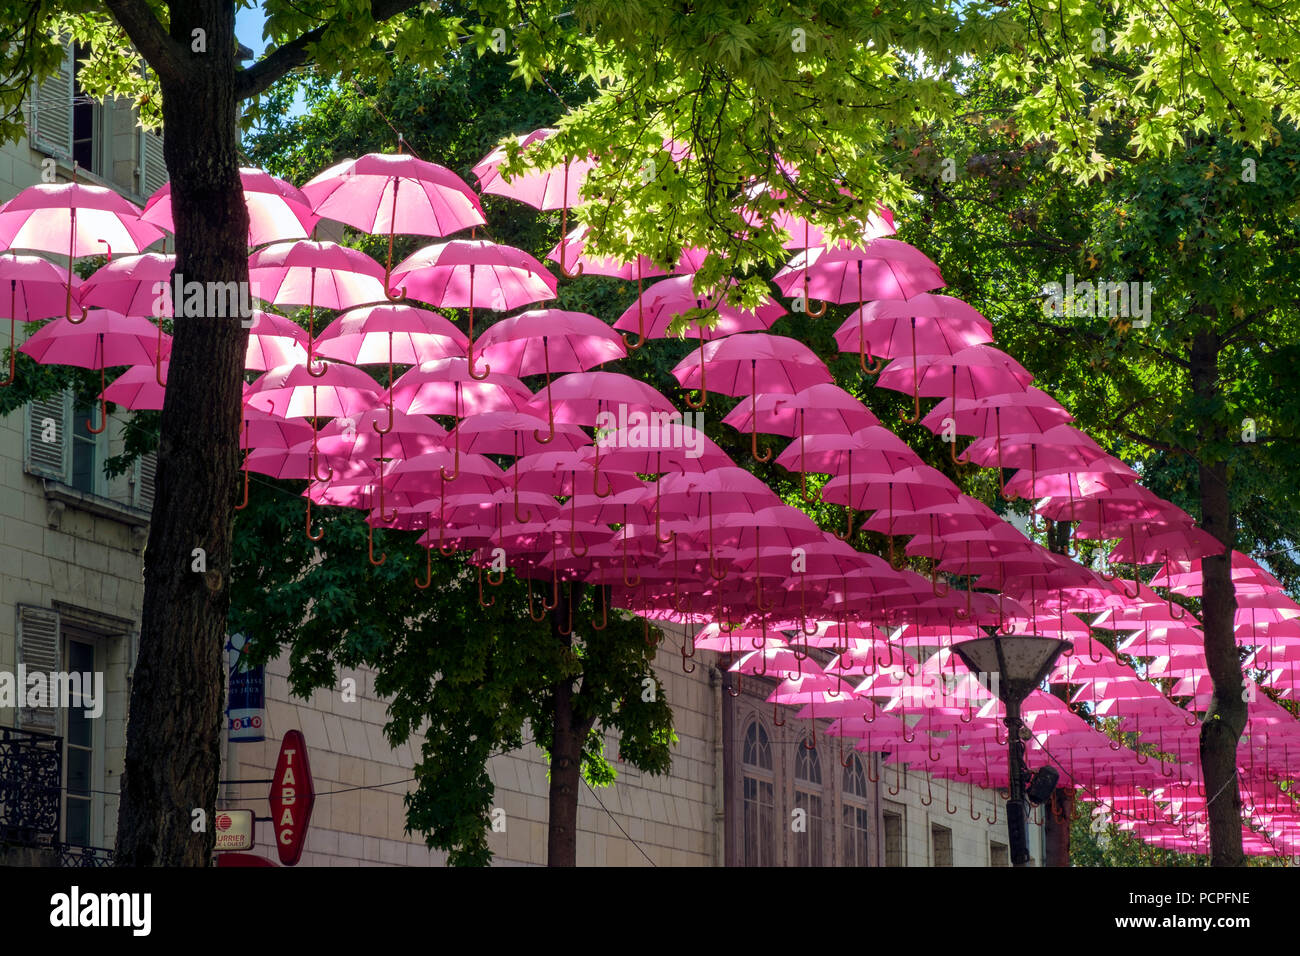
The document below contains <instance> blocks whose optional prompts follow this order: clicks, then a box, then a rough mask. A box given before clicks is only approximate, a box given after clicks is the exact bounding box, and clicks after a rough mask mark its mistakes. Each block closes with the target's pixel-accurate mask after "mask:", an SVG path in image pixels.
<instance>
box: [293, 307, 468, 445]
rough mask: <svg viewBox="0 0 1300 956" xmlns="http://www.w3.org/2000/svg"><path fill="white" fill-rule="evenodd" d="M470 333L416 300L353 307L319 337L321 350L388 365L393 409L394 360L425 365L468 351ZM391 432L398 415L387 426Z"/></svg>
mask: <svg viewBox="0 0 1300 956" xmlns="http://www.w3.org/2000/svg"><path fill="white" fill-rule="evenodd" d="M467 345H468V340H467V339H466V338H465V334H464V333H463V332H461V330H460V329H458V328H456V326H454V325H452V324H451V322H450V321H449V320H447V319H445V318H443V317H442V316H441V315H438V313H436V312H430V311H428V310H427V309H419V308H416V307H415V306H413V305H406V304H400V305H396V304H390V305H371V306H364V307H362V308H357V309H351V310H349V311H347V312H345V313H344V314H343V315H340V316H339V317H338V318H337V319H335V320H334V321H333V322H331V323H330V324H329V325H327V326H326V327H325V330H324V331H323V332H321V334H320V335H319V336H317V338H316V352H317V354H320V355H325V356H328V357H330V358H336V359H339V360H341V361H344V362H351V363H352V364H353V365H382V364H384V363H385V362H387V364H388V388H389V390H390V392H389V399H388V409H389V411H390V412H391V411H392V408H393V401H392V394H391V390H392V387H393V363H394V362H397V363H399V364H402V365H419V364H420V363H422V362H429V361H433V360H434V359H441V358H451V357H453V356H460V355H462V354H464V352H465V349H466V347H467ZM370 424H371V427H373V428H374V429H375V430H376V431H379V432H381V433H384V432H387V431H388V429H389V428H390V427H391V426H392V416H391V415H390V416H389V422H388V424H387V425H385V426H384V427H383V428H382V429H381V428H380V425H379V422H378V421H373V422H371V423H370Z"/></svg>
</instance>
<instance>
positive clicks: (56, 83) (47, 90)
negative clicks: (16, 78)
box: [28, 44, 74, 160]
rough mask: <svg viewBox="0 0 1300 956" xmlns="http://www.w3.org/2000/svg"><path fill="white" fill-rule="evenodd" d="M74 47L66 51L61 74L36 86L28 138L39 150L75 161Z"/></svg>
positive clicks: (70, 46) (66, 48) (65, 49)
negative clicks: (73, 139) (73, 153)
mask: <svg viewBox="0 0 1300 956" xmlns="http://www.w3.org/2000/svg"><path fill="white" fill-rule="evenodd" d="M73 68H74V63H73V54H72V44H68V46H67V47H65V48H64V51H63V62H62V63H61V64H60V65H59V72H57V73H55V74H53V75H52V76H49V77H47V78H46V79H45V80H44V81H43V82H42V83H40V84H38V85H37V87H36V95H35V96H33V97H32V98H31V123H30V124H29V125H28V139H29V140H30V141H31V144H32V146H33V147H35V148H36V149H38V150H40V151H42V152H45V153H51V154H53V155H55V156H58V157H61V158H62V159H66V160H71V159H72V72H73Z"/></svg>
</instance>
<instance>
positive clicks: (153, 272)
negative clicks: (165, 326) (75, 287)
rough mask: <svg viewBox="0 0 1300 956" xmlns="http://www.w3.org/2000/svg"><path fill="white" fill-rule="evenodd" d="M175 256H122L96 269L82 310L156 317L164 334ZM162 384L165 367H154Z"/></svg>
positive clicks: (86, 284) (87, 284)
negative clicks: (163, 326) (163, 324)
mask: <svg viewBox="0 0 1300 956" xmlns="http://www.w3.org/2000/svg"><path fill="white" fill-rule="evenodd" d="M175 267H176V257H175V256H169V255H163V254H161V253H157V252H142V253H139V254H137V255H128V256H119V257H118V258H116V259H113V260H110V261H109V262H107V263H106V264H104V265H102V266H100V267H99V268H98V269H96V270H95V271H94V272H93V273H92V274H91V275H90V276H89V277H88V278H87V279H86V280H85V281H84V282H82V283H81V291H80V296H79V301H80V303H81V307H82V308H83V309H86V308H90V307H95V308H100V309H109V310H111V311H113V312H119V313H121V314H122V315H139V316H145V317H148V316H153V317H154V318H155V319H156V320H157V321H158V334H159V336H161V335H162V320H163V318H164V317H168V318H170V317H171V315H172V314H173V311H172V310H173V303H172V270H173V269H174V268H175ZM154 376H155V379H156V381H157V384H159V385H165V384H166V382H165V380H164V379H163V377H162V368H161V366H159V365H155V366H154Z"/></svg>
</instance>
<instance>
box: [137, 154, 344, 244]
mask: <svg viewBox="0 0 1300 956" xmlns="http://www.w3.org/2000/svg"><path fill="white" fill-rule="evenodd" d="M239 181H240V183H241V185H242V187H243V192H244V205H245V206H246V207H247V208H248V245H249V246H260V245H264V244H266V243H268V242H286V241H289V240H293V239H306V238H308V237H309V236H310V235H311V231H312V229H313V228H314V227H315V225H316V222H317V220H318V219H319V218H320V217H319V216H316V215H315V214H313V213H312V211H311V206H310V205H309V204H308V202H307V198H306V197H305V196H304V195H303V194H302V193H301V192H300V191H299V190H298V188H297V187H296V186H294V185H292V184H291V183H287V182H285V181H284V180H283V179H278V178H276V177H275V176H272V175H271V174H270V173H268V172H264V171H263V170H260V169H254V168H252V167H249V166H241V167H240V169H239ZM140 218H141V219H143V220H144V221H145V222H148V223H152V224H153V225H155V226H157V227H158V228H159V229H166V230H167V231H168V232H175V231H176V226H175V224H174V223H173V221H172V184H171V183H165V184H163V186H162V187H161V188H159V189H158V191H157V192H155V193H154V194H153V195H152V196H150V197H149V201H148V202H146V203H145V204H144V212H142V213H141V214H140Z"/></svg>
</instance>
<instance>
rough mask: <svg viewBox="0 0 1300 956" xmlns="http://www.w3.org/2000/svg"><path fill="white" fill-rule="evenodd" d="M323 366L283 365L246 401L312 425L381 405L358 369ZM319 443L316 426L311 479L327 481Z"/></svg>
mask: <svg viewBox="0 0 1300 956" xmlns="http://www.w3.org/2000/svg"><path fill="white" fill-rule="evenodd" d="M272 248H274V247H272ZM322 366H323V367H322V369H321V372H320V374H316V373H315V372H313V371H312V369H311V367H310V366H308V365H282V366H280V367H279V368H274V369H271V371H269V372H266V373H265V374H263V375H262V376H261V377H260V378H258V379H257V381H255V382H254V383H253V384H252V385H251V386H250V387H249V389H248V391H247V393H246V394H245V397H244V401H245V403H246V404H248V405H250V406H251V407H253V408H256V409H260V410H261V411H265V412H270V413H271V414H273V415H277V416H279V417H280V418H310V419H312V420H313V421H314V420H315V419H317V418H322V417H324V418H337V417H339V416H343V417H346V418H354V419H355V418H356V417H357V416H359V415H361V414H362V413H363V412H365V411H367V410H369V409H371V408H374V407H375V406H376V405H378V404H379V402H380V401H382V399H383V390H382V389H381V388H380V387H379V386H378V385H377V384H376V383H375V380H374V379H372V378H371V377H370V376H369V375H367V374H366V373H365V372H363V371H361V370H360V369H359V368H354V367H352V366H351V365H342V364H338V363H334V362H325V363H322ZM317 443H318V436H317V432H316V429H315V426H314V425H313V428H312V468H311V477H312V479H313V480H320V481H326V480H328V478H322V477H321V475H320V471H319V468H318V462H319V447H318V444H317ZM331 474H332V471H331ZM309 490H310V489H309ZM311 501H312V499H311V497H310V495H308V497H307V524H306V529H307V537H308V538H310V539H311V540H313V541H319V540H320V539H321V537H322V536H323V535H324V534H325V532H324V531H321V532H319V533H318V534H313V533H312V528H311Z"/></svg>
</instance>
